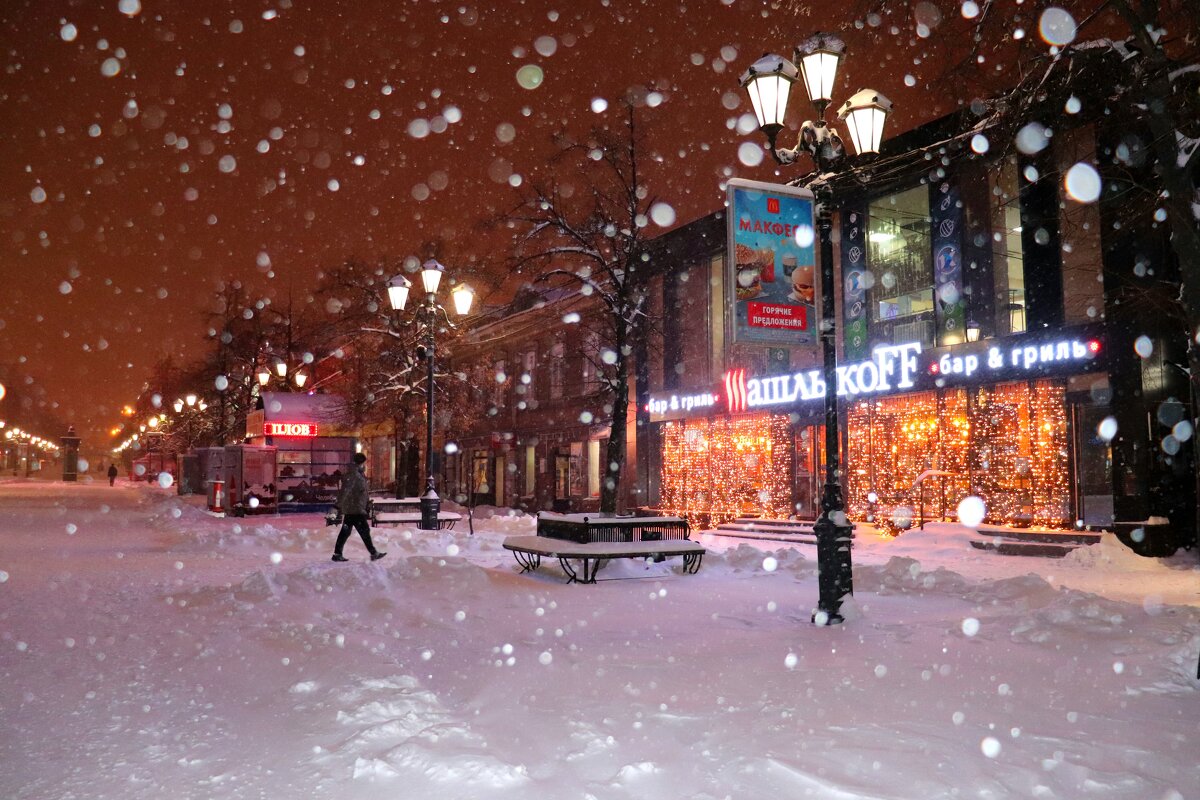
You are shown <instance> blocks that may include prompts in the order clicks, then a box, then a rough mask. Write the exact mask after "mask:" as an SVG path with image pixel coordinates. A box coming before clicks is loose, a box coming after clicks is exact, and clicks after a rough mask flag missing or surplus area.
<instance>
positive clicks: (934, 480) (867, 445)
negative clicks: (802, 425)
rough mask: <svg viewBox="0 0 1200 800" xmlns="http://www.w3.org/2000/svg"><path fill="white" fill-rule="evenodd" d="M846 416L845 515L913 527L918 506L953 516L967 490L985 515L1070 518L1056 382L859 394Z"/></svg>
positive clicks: (1063, 417) (1012, 521) (1055, 522)
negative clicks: (982, 505) (863, 396)
mask: <svg viewBox="0 0 1200 800" xmlns="http://www.w3.org/2000/svg"><path fill="white" fill-rule="evenodd" d="M847 422H848V429H847V435H848V438H849V447H848V449H847V450H848V454H849V463H848V465H847V466H848V469H847V505H848V511H849V513H850V515H851V517H853V518H854V519H865V518H866V517H867V516H868V515H869V514H872V513H874V515H875V518H876V519H878V520H880V521H881V522H883V523H885V524H886V523H888V522H889V521H902V520H904V519H905V518H911V519H912V520H913V523H912V524H913V525H917V524H919V522H920V517H921V516H922V513H923V516H924V518H925V519H938V518H946V519H953V518H954V517H955V513H956V509H957V506H958V503H959V501H960V500H961V499H962V498H963V497H966V496H967V495H970V494H974V495H978V496H979V497H981V498H982V499H983V500H984V502H985V504H986V505H987V516H986V518H985V521H986V522H989V523H993V524H999V525H1017V526H1029V525H1033V526H1036V527H1053V528H1059V527H1065V526H1069V525H1070V464H1069V454H1068V441H1069V440H1068V435H1069V430H1068V425H1067V407H1066V387H1065V383H1064V382H1062V381H1057V380H1039V381H1022V382H1018V383H1006V384H1000V385H998V386H992V387H979V388H971V389H944V390H939V391H932V392H920V393H916V394H910V395H905V396H903V397H889V398H883V399H876V400H862V401H859V402H857V403H854V404H852V405H851V406H850V407H849V413H848V414H847ZM930 470H932V471H933V473H932V474H928V473H927V471H930ZM923 473H927V474H926V475H925V479H924V480H923V481H921V482H919V483H918V480H917V479H918V477H920V476H921V475H922V474H923ZM873 498H874V500H875V503H874V504H872V502H871V500H872V499H873ZM900 527H904V526H903V524H901V525H900Z"/></svg>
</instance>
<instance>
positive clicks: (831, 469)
mask: <svg viewBox="0 0 1200 800" xmlns="http://www.w3.org/2000/svg"><path fill="white" fill-rule="evenodd" d="M845 52H846V45H845V44H844V43H843V42H842V41H841V40H840V39H838V38H837V37H836V36H832V35H830V34H824V33H818V34H816V35H814V36H812V37H810V38H808V39H806V40H805V41H803V42H801V43H800V44H799V45H797V46H796V49H795V54H794V56H795V59H796V61H798V62H799V63H800V69H797V68H796V66H795V64H794V63H792V62H791V61H788V60H787V59H786V58H783V57H782V56H776V55H764V56H763V57H762V58H760V59H759V60H758V61H756V62H754V64H752V65H751V66H750V69H749V70H747V72H746V74H745V75H743V76H742V79H741V84H742V86H743V87H744V88H745V89H746V91H747V93H749V95H750V102H751V104H752V105H753V106H754V114H755V116H756V117H757V118H758V125H759V129H760V130H761V131H762V132H763V133H764V134H766V136H767V140H768V142H769V143H770V150H771V155H772V156H773V157H774V159H775V161H776V163H778V164H790V163H792V162H793V161H795V160H796V159H797V158H798V157H799V156H800V154H801V153H807V154H808V155H809V156H810V157H811V158H812V160H813V163H814V164H815V165H816V167H817V174H816V175H815V176H809V177H808V178H805V179H801V181H798V182H805V183H807V185H808V187H809V188H810V189H812V190H813V193H814V194H815V195H816V199H817V208H816V212H817V230H818V232H819V234H820V237H821V355H822V360H823V362H824V363H823V368H824V370H823V371H824V378H825V485H824V487H823V488H822V491H821V515H820V517H819V518H818V519H817V522H816V524H815V525H814V526H813V533H815V534H816V537H817V572H818V585H819V590H820V599H819V601H818V604H817V610H816V612H814V613H813V621H814V622H816V623H817V624H820V625H832V624H836V623H839V622H842V620H843V617H842V614H841V607H842V602H843V599H844V598H845V596H846V595H848V594H853V593H854V583H853V574H852V570H851V560H850V547H851V538H852V536H853V532H854V528H853V526H851V525H850V523H849V521H848V520H847V519H846V502H845V498H844V497H843V495H842V487H841V483H840V474H841V469H840V458H839V453H838V450H839V441H840V426H839V421H838V399H837V386H838V382H837V337H836V325H835V322H834V320H835V309H834V270H833V238H832V229H833V224H832V212H833V191H832V189H831V187H830V185H829V182H828V180H827V179H826V177H825V176H826V175H827V174H828V173H831V172H834V171H835V170H836V169H838V167H839V166H841V165H842V163H843V162H844V160H845V159H846V150H845V147H844V146H843V145H842V139H841V137H840V136H839V135H838V133H837V131H835V130H833V129H832V128H830V127H829V126H828V125H827V124H826V123H825V110H826V109H827V108H828V107H829V103H830V99H831V95H832V93H833V85H834V78H835V77H836V75H837V68H838V64H839V63H840V62H841V60H842V57H843V56H844V55H845ZM800 76H803V79H804V86H805V89H806V90H807V91H808V96H809V99H810V100H811V101H812V104H813V107H814V108H815V109H816V112H817V115H816V120H806V121H805V122H804V124H803V125H802V126H801V127H800V137H799V140H798V141H797V142H796V146H795V147H794V148H793V149H790V150H788V149H779V148H776V147H775V139H776V138H777V137H778V135H779V133H780V132H781V131H782V130H783V129H784V114H785V112H786V111H787V102H788V98H789V96H790V94H791V89H792V84H794V83H795V82H796V80H797V78H798V77H800ZM891 110H892V104H891V101H889V100H888V99H887V98H886V97H884V96H883V95H881V94H879V93H878V92H873V91H871V90H868V89H864V90H862V91H860V92H858V93H857V94H855V95H854V96H853V97H851V98H850V99H849V100H848V101H847V102H846V103H845V105H843V106H842V108H841V110H840V111H839V112H838V118H839V119H841V120H843V121H844V122H845V123H846V127H847V128H848V129H849V131H850V137H851V139H852V140H853V142H854V148H855V150H856V151H857V152H858V153H859V154H860V155H867V154H876V153H878V152H879V142H880V140H881V139H882V138H883V125H884V122H885V121H886V120H887V116H888V114H890V113H891Z"/></svg>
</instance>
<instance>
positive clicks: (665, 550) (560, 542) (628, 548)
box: [504, 536, 705, 583]
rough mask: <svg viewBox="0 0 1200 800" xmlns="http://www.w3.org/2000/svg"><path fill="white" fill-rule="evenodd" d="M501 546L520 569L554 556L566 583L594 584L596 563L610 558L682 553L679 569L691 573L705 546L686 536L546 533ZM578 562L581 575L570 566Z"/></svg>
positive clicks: (515, 538) (509, 540)
mask: <svg viewBox="0 0 1200 800" xmlns="http://www.w3.org/2000/svg"><path fill="white" fill-rule="evenodd" d="M504 549H505V550H509V551H511V552H512V554H513V557H514V558H516V559H517V563H518V564H520V565H521V572H532V571H533V570H535V569H537V568H538V567H540V566H541V565H542V557H543V556H545V557H547V558H557V559H558V563H559V565H560V566H562V569H563V572H565V573H567V583H595V582H596V571H597V570H598V569H600V564H601V562H603V561H607V560H608V559H610V558H670V557H671V556H683V571H684V572H686V573H688V574H695V572H696V571H697V570H698V569H700V561H701V559H703V558H704V553H705V549H704V548H703V547H702V546H701V545H700V544H698V543H697V542H693V541H690V540H688V539H668V540H658V541H637V542H587V543H580V542H572V541H569V540H564V539H552V538H549V537H547V536H510V537H508V538H507V539H505V540H504ZM571 561H580V562H582V566H583V569H582V574H581V573H580V572H577V571H576V569H575V567H574V566H572V565H571V563H570V562H571Z"/></svg>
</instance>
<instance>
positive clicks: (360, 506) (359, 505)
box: [333, 453, 387, 561]
mask: <svg viewBox="0 0 1200 800" xmlns="http://www.w3.org/2000/svg"><path fill="white" fill-rule="evenodd" d="M365 463H367V457H366V456H365V455H363V454H362V453H355V454H354V461H353V463H351V464H350V465H349V466H348V467H347V468H346V474H345V475H344V476H342V489H341V491H340V492H338V500H337V509H338V511H339V512H341V514H342V530H341V531H340V532H339V533H338V537H337V543H336V544H335V545H334V546H333V560H334V561H349V559H348V558H346V557H345V556H344V555H342V548H343V547H345V546H346V540H347V539H349V538H350V530H351V528H353V529H354V530H357V531H358V535H359V536H361V537H362V540H363V544H365V545H366V546H367V552H368V553H370V554H371V560H372V561H378V560H379V559H381V558H383V557H384V556H386V555H387V553H383V552H380V551H378V550H376V549H375V545H373V544H372V543H371V526H370V525H369V524H368V522H367V473H366V470H365V468H364V467H363V464H365Z"/></svg>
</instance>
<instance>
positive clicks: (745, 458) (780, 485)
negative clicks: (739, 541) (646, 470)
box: [661, 414, 793, 527]
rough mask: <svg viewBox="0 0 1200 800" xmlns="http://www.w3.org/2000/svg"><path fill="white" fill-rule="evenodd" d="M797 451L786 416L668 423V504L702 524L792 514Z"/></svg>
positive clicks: (665, 485)
mask: <svg viewBox="0 0 1200 800" xmlns="http://www.w3.org/2000/svg"><path fill="white" fill-rule="evenodd" d="M792 449H793V448H792V428H791V424H790V422H789V419H788V417H787V416H786V415H782V414H755V415H753V416H745V417H718V418H715V419H702V420H688V421H686V422H668V423H666V424H664V426H663V458H662V483H661V496H662V506H663V508H664V510H665V511H666V513H669V514H675V515H678V516H682V517H685V518H686V519H687V520H688V522H690V523H691V524H692V525H693V526H700V527H711V526H715V525H719V524H720V523H722V522H726V521H728V520H731V519H736V518H738V517H742V516H761V517H774V518H779V517H787V516H788V514H789V513H790V508H791V504H792V488H791V477H792Z"/></svg>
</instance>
